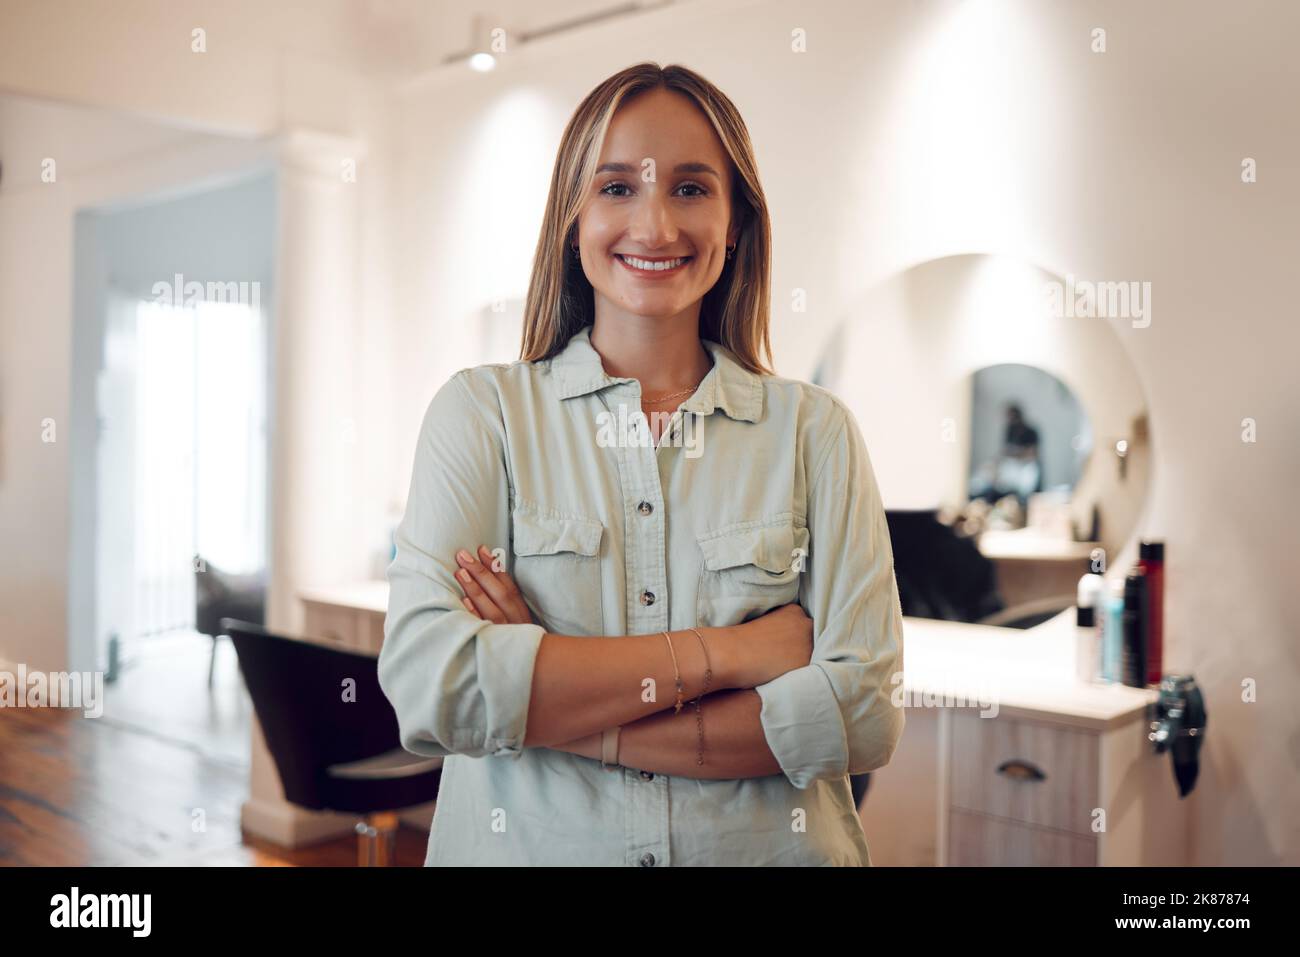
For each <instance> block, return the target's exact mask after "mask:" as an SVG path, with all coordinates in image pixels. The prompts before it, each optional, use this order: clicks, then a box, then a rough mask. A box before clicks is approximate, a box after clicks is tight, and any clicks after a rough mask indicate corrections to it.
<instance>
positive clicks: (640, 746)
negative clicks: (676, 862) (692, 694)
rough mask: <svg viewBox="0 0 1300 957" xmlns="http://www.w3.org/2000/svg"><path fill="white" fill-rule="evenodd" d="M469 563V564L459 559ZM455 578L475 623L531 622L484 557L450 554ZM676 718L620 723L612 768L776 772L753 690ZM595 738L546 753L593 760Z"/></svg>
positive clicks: (515, 592)
mask: <svg viewBox="0 0 1300 957" xmlns="http://www.w3.org/2000/svg"><path fill="white" fill-rule="evenodd" d="M467 559H470V560H467ZM456 560H457V564H458V565H459V566H460V570H459V571H457V573H456V579H457V581H458V582H459V584H460V587H461V590H462V591H463V592H464V593H465V596H464V597H463V598H462V599H461V601H462V603H463V604H464V606H465V608H466V609H467V610H468V611H469V612H471V613H472V614H474V615H477V616H478V617H480V618H485V619H488V620H490V621H494V622H497V623H499V624H507V623H510V624H520V623H526V622H530V621H532V617H531V613H530V612H529V611H528V607H527V605H526V604H525V603H524V602H523V601H522V597H521V596H520V594H519V589H518V586H517V585H516V584H515V583H514V581H513V580H512V579H511V578H510V576H509V574H507V573H506V572H505V570H504V569H502V570H500V571H497V570H494V569H495V567H496V565H495V564H494V559H493V556H492V553H491V552H490V551H489V550H488V549H487V548H486V547H485V546H482V545H480V546H479V548H478V556H477V560H474V556H471V555H470V554H469V553H468V552H464V551H462V552H460V553H458V554H457V559H456ZM700 709H701V711H700V715H697V712H696V708H695V704H694V703H693V702H687V703H686V704H685V705H684V706H683V707H682V710H681V711H680V712H678V711H676V710H675V709H674V708H673V707H671V706H669V707H667V708H665V709H664V710H661V711H658V712H656V713H654V714H651V715H648V716H646V717H643V718H639V719H637V720H635V721H632V722H630V723H628V724H624V725H623V726H622V729H621V730H620V732H619V748H618V756H619V763H620V764H622V765H624V766H625V767H630V768H637V769H638V770H642V771H651V772H654V773H657V774H668V775H673V776H678V777H692V778H707V779H724V778H725V779H736V778H755V777H766V776H768V775H772V774H780V773H781V765H780V763H779V762H778V761H777V759H776V757H775V755H773V753H772V750H771V748H770V747H769V746H768V743H767V737H766V735H765V734H764V732H763V725H762V722H761V721H760V712H761V709H762V700H761V699H760V697H759V695H758V692H756V691H755V690H754V689H753V688H741V689H729V690H725V691H718V692H714V693H710V694H706V695H705V696H704V697H703V698H702V699H701V701H700ZM700 716H702V717H703V729H704V737H703V745H704V763H703V764H699V763H697V762H698V760H699V756H700V724H701V721H700ZM600 739H601V735H600V734H599V733H595V734H590V735H586V736H585V737H581V738H577V739H575V740H572V741H567V742H564V743H562V744H553V745H550V747H551V748H552V749H553V750H557V751H567V752H569V753H571V754H578V755H581V756H583V757H586V758H592V759H595V760H599V759H600V756H601V755H600Z"/></svg>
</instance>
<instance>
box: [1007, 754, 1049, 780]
mask: <svg viewBox="0 0 1300 957" xmlns="http://www.w3.org/2000/svg"><path fill="white" fill-rule="evenodd" d="M998 774H1001V775H1003V776H1004V777H1008V778H1014V779H1015V780H1017V781H1046V780H1047V775H1046V774H1044V773H1043V772H1042V771H1041V770H1040V769H1039V768H1038V767H1037V766H1036V765H1033V764H1030V763H1029V762H1028V761H1021V760H1019V759H1016V760H1012V761H1003V762H1002V763H1001V764H999V765H998Z"/></svg>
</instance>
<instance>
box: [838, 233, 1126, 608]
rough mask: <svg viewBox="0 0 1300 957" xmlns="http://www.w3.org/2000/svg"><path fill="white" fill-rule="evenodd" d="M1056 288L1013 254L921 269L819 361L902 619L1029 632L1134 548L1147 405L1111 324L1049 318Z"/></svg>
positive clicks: (882, 292)
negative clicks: (885, 527) (863, 483)
mask: <svg viewBox="0 0 1300 957" xmlns="http://www.w3.org/2000/svg"><path fill="white" fill-rule="evenodd" d="M1064 286H1065V281H1064V280H1062V279H1061V278H1060V277H1058V276H1056V275H1054V274H1053V273H1050V272H1047V271H1045V270H1042V269H1040V268H1038V267H1036V266H1033V265H1032V264H1028V263H1025V262H1023V261H1020V260H1016V259H1012V258H1009V257H1004V256H993V255H961V256H950V257H945V258H943V259H937V260H932V261H929V262H925V263H921V264H919V265H916V266H913V267H911V268H909V269H907V270H904V271H903V272H901V273H898V274H896V275H895V276H893V277H891V278H890V279H888V280H887V281H885V282H882V283H880V284H879V285H877V286H875V287H873V288H872V289H870V290H868V291H867V292H866V293H865V294H864V295H863V296H862V299H861V303H860V305H858V306H856V307H855V309H854V311H853V312H854V317H855V318H854V319H852V320H851V321H846V322H844V323H842V324H841V325H840V326H839V327H838V328H837V329H836V330H835V331H834V333H833V335H832V336H831V337H830V339H829V340H828V342H827V345H826V347H825V349H824V350H823V352H822V355H821V357H820V361H819V363H818V366H817V372H816V376H815V380H814V381H816V382H817V383H818V384H820V385H823V386H825V387H826V388H828V389H831V390H832V391H833V392H835V393H836V394H837V395H839V396H840V397H841V398H842V399H843V400H844V402H845V404H846V405H848V406H849V408H850V409H852V410H853V412H854V415H855V416H856V418H857V420H858V423H859V425H860V426H861V428H862V432H863V435H864V437H865V439H866V442H867V448H868V450H869V453H870V456H871V461H872V465H873V469H874V471H875V474H876V477H877V481H878V482H879V485H880V490H881V496H882V498H883V500H884V503H885V509H886V515H887V517H888V520H889V530H890V539H891V543H892V545H893V549H894V563H895V574H896V576H897V578H898V583H899V597H900V600H901V603H902V606H903V613H904V614H906V615H910V616H915V617H926V618H942V619H949V620H956V621H968V622H980V623H984V624H992V625H1002V626H1010V627H1020V628H1024V627H1030V626H1032V625H1034V624H1037V623H1039V622H1040V621H1042V620H1044V619H1045V618H1048V617H1051V616H1052V615H1054V614H1056V613H1059V612H1060V611H1062V610H1063V609H1065V608H1068V607H1070V606H1071V605H1072V604H1073V602H1074V598H1075V588H1076V586H1077V583H1078V580H1079V578H1080V576H1081V575H1082V574H1083V573H1084V572H1085V571H1086V570H1088V566H1089V564H1090V563H1091V562H1093V561H1096V562H1097V563H1099V564H1100V565H1102V567H1104V563H1107V562H1109V561H1113V560H1118V556H1119V553H1120V551H1121V550H1123V549H1125V548H1126V547H1128V546H1129V543H1130V538H1131V536H1132V533H1133V531H1134V529H1135V528H1136V526H1137V521H1138V517H1139V515H1140V513H1141V509H1142V506H1143V503H1144V501H1145V496H1146V490H1147V486H1148V480H1149V470H1150V465H1149V462H1150V442H1149V438H1148V433H1147V412H1146V402H1145V399H1144V397H1143V390H1142V387H1141V383H1140V382H1139V380H1138V377H1137V372H1136V370H1135V369H1134V367H1133V364H1132V361H1131V360H1130V359H1129V356H1128V353H1127V351H1126V349H1125V348H1124V344H1123V343H1122V341H1121V340H1120V337H1119V335H1117V334H1116V330H1115V328H1114V327H1112V326H1111V324H1110V321H1109V320H1104V319H1096V318H1081V317H1063V316H1061V315H1060V312H1059V310H1056V311H1053V310H1052V309H1051V301H1052V292H1053V290H1055V291H1057V292H1058V293H1059V291H1060V289H1061V288H1063V287H1064ZM859 317H860V318H859ZM1012 407H1016V408H1017V409H1018V414H1017V413H1015V412H1013V411H1012ZM1098 570H1100V569H1098Z"/></svg>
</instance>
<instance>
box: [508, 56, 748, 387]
mask: <svg viewBox="0 0 1300 957" xmlns="http://www.w3.org/2000/svg"><path fill="white" fill-rule="evenodd" d="M653 89H667V90H674V91H676V92H679V93H683V94H685V95H686V96H689V97H690V98H691V100H692V101H694V103H695V105H696V106H698V107H699V109H700V110H701V111H702V112H703V113H704V115H705V116H706V117H707V118H708V120H709V122H710V123H712V124H713V129H714V130H715V131H716V132H717V134H718V138H719V139H721V140H722V145H723V147H724V148H725V149H726V151H727V155H728V156H729V157H730V158H731V163H732V169H733V176H732V190H731V194H732V195H731V202H732V216H733V219H734V220H735V221H736V222H738V224H739V234H738V236H737V240H736V251H735V256H734V258H733V259H730V260H727V261H726V263H725V265H724V266H723V269H722V274H721V276H719V277H718V281H717V282H716V283H714V285H713V288H712V289H710V290H709V291H708V292H707V293H705V295H704V299H703V302H702V303H701V305H700V337H701V338H703V339H711V340H713V341H714V342H718V343H721V344H722V345H723V346H725V347H726V348H727V349H728V350H730V351H731V352H732V353H733V354H734V355H735V357H736V360H737V361H738V362H739V363H740V364H741V365H742V366H744V367H745V368H746V369H748V370H749V371H751V372H756V373H760V374H772V369H771V364H772V345H771V341H770V339H769V335H768V325H769V319H770V309H771V292H770V281H771V279H770V277H771V261H772V227H771V221H770V219H769V218H768V213H767V200H766V199H765V198H764V196H763V189H762V186H761V185H760V184H759V181H758V166H757V164H756V163H755V161H754V148H753V146H752V144H751V143H750V141H749V131H748V130H747V129H746V128H745V121H744V120H743V119H741V117H740V112H739V111H738V110H737V109H736V106H735V104H734V103H732V102H731V100H730V99H728V98H727V96H726V94H724V93H723V92H722V91H721V90H719V89H718V88H717V87H716V86H714V85H713V84H712V83H710V82H709V81H708V80H706V79H704V77H702V76H700V75H699V74H698V73H695V72H694V71H692V70H688V69H687V68H686V67H684V66H677V65H669V66H666V67H661V66H659V64H657V63H652V62H646V63H638V64H636V65H635V66H630V67H628V68H627V69H625V70H621V71H619V72H618V73H615V74H614V75H613V76H611V77H610V78H609V79H607V80H605V81H604V82H602V83H601V84H600V85H599V86H597V87H596V88H595V89H594V90H592V91H591V92H590V93H588V94H587V96H586V98H585V99H584V100H583V101H582V102H581V103H579V104H578V108H577V109H576V110H575V111H574V113H573V116H572V117H570V118H569V122H568V125H567V126H566V127H565V128H564V135H563V136H562V137H561V139H560V147H559V150H558V152H557V154H556V157H555V168H554V170H553V171H552V173H551V188H550V194H549V195H548V196H547V199H546V214H545V217H544V218H543V220H542V231H541V235H540V236H539V237H538V240H537V251H536V253H535V254H534V256H533V272H532V276H531V277H530V279H529V282H528V296H527V298H526V299H525V301H524V317H523V342H522V345H521V347H520V355H519V357H520V358H521V359H524V360H528V361H536V360H539V359H548V358H550V357H551V356H554V355H555V354H557V353H558V352H560V351H561V350H562V349H563V348H564V346H565V344H566V343H567V342H568V341H569V339H570V338H571V337H572V336H573V335H574V334H575V333H576V332H578V331H579V330H580V329H582V328H583V327H584V326H588V325H591V323H592V322H593V321H594V320H595V299H594V293H593V290H592V287H591V283H590V282H589V281H588V280H587V277H586V274H585V273H584V272H583V270H582V263H581V261H580V260H578V259H576V258H575V257H573V256H572V255H571V254H570V251H569V240H570V236H571V233H572V231H573V229H574V228H575V226H576V225H577V222H578V213H579V212H580V211H581V209H582V206H583V202H584V199H585V197H586V196H587V193H588V191H589V190H590V189H591V184H592V182H593V180H594V179H595V175H596V166H597V164H598V163H599V161H600V150H601V146H602V145H603V144H604V141H605V134H606V132H607V131H608V129H609V124H610V122H611V120H612V119H613V117H614V113H615V111H616V110H617V109H618V107H619V105H620V104H622V103H623V102H624V101H626V100H628V99H630V98H631V97H634V96H636V95H637V94H640V93H644V92H646V91H648V90H653ZM764 354H765V355H766V357H767V361H766V362H764V361H763V355H764Z"/></svg>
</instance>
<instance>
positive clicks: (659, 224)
mask: <svg viewBox="0 0 1300 957" xmlns="http://www.w3.org/2000/svg"><path fill="white" fill-rule="evenodd" d="M647 185H648V186H650V187H651V188H650V189H648V190H646V191H644V192H643V193H642V194H641V199H640V201H639V202H638V203H637V204H636V209H635V210H634V211H633V214H632V217H633V223H632V238H633V239H634V240H636V241H637V242H643V243H645V244H646V245H647V246H660V245H664V244H666V243H670V242H672V241H673V240H675V239H676V238H677V226H676V223H675V222H674V220H673V212H672V209H671V207H670V206H669V203H668V200H667V197H665V196H663V195H661V193H660V191H659V190H657V189H655V188H653V186H654V184H647Z"/></svg>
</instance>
